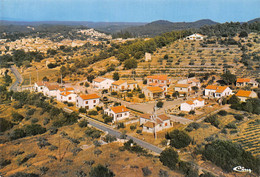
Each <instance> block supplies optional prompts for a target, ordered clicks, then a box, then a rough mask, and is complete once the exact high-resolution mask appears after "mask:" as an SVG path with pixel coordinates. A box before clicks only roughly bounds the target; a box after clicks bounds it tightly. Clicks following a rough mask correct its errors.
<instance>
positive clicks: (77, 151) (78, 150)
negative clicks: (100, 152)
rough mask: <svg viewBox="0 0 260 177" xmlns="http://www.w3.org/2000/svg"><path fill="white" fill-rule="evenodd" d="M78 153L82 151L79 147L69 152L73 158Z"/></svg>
mask: <svg viewBox="0 0 260 177" xmlns="http://www.w3.org/2000/svg"><path fill="white" fill-rule="evenodd" d="M80 151H82V149H81V148H79V147H75V148H73V149H72V150H71V152H72V154H73V156H76V155H77V154H78V153H79V152H80Z"/></svg>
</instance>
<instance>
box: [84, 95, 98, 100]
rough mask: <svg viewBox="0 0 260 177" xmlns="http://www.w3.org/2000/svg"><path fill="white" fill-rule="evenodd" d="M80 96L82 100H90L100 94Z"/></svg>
mask: <svg viewBox="0 0 260 177" xmlns="http://www.w3.org/2000/svg"><path fill="white" fill-rule="evenodd" d="M80 97H81V98H82V99H83V100H91V99H97V98H100V96H98V95H97V94H88V95H80Z"/></svg>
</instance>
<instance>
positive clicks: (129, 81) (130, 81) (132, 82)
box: [127, 80, 137, 84]
mask: <svg viewBox="0 0 260 177" xmlns="http://www.w3.org/2000/svg"><path fill="white" fill-rule="evenodd" d="M127 84H137V82H136V81H134V80H128V81H127Z"/></svg>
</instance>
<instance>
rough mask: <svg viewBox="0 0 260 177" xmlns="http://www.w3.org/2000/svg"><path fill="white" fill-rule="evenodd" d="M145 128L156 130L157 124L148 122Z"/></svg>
mask: <svg viewBox="0 0 260 177" xmlns="http://www.w3.org/2000/svg"><path fill="white" fill-rule="evenodd" d="M144 127H149V128H154V127H155V123H153V122H150V121H148V122H146V123H145V124H144Z"/></svg>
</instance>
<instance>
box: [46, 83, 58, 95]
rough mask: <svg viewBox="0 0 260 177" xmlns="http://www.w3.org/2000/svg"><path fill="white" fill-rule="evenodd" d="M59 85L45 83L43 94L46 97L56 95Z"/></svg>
mask: <svg viewBox="0 0 260 177" xmlns="http://www.w3.org/2000/svg"><path fill="white" fill-rule="evenodd" d="M59 88H60V87H59V85H57V84H46V85H45V87H44V88H43V94H44V95H45V96H48V97H55V98H56V97H57V92H58V89H59Z"/></svg>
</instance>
